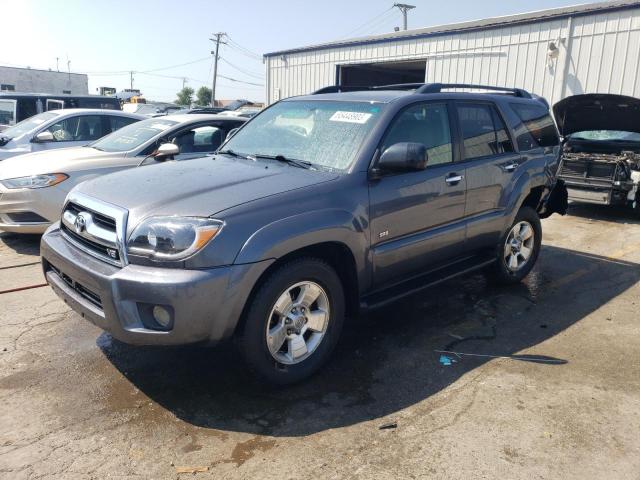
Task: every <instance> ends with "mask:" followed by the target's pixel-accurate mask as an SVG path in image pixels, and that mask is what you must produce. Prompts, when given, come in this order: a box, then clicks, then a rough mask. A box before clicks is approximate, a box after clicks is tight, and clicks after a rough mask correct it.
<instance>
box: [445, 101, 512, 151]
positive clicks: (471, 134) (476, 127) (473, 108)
mask: <svg viewBox="0 0 640 480" xmlns="http://www.w3.org/2000/svg"><path fill="white" fill-rule="evenodd" d="M456 110H457V112H458V121H459V122H460V132H461V134H462V142H463V150H464V158H465V160H472V159H474V158H482V157H490V156H493V155H500V154H503V153H509V152H513V144H512V142H511V138H510V137H509V134H508V132H507V128H506V126H505V124H504V121H503V120H502V118H501V117H500V115H499V114H498V112H497V110H496V108H495V107H494V106H493V105H491V104H488V103H487V104H485V103H482V104H472V103H461V104H458V105H456Z"/></svg>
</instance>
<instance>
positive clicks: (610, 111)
mask: <svg viewBox="0 0 640 480" xmlns="http://www.w3.org/2000/svg"><path fill="white" fill-rule="evenodd" d="M553 115H554V116H555V118H556V123H557V124H558V129H559V130H560V134H561V135H562V136H564V137H566V136H567V135H571V134H572V133H576V132H583V131H590V130H617V131H622V132H635V133H640V99H637V98H633V97H626V96H624V95H611V94H606V93H592V94H586V95H574V96H572V97H567V98H565V99H564V100H560V101H559V102H558V103H556V104H555V105H554V106H553Z"/></svg>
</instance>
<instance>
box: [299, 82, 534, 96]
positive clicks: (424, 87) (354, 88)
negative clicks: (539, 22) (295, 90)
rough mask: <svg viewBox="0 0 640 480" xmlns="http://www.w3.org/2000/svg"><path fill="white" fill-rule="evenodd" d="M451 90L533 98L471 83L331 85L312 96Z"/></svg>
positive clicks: (517, 91) (522, 92)
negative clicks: (369, 91) (390, 91)
mask: <svg viewBox="0 0 640 480" xmlns="http://www.w3.org/2000/svg"><path fill="white" fill-rule="evenodd" d="M449 88H467V89H469V88H472V89H477V90H489V91H492V92H494V91H495V92H505V93H509V94H511V95H514V96H516V97H521V98H532V96H531V94H530V93H529V92H527V91H526V90H523V89H522V88H508V87H495V86H492V85H474V84H470V83H398V84H393V85H376V86H373V87H370V86H364V85H331V86H329V87H324V88H321V89H320V90H316V91H315V92H313V94H312V95H319V94H322V93H342V92H361V91H367V90H415V91H416V93H440V92H441V91H442V90H444V89H449Z"/></svg>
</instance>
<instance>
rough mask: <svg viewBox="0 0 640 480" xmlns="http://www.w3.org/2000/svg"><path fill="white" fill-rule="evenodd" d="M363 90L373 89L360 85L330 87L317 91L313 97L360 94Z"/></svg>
mask: <svg viewBox="0 0 640 480" xmlns="http://www.w3.org/2000/svg"><path fill="white" fill-rule="evenodd" d="M363 90H371V87H365V86H359V85H329V86H328V87H323V88H321V89H320V90H316V91H315V92H313V93H312V94H311V95H320V94H322V93H342V92H360V91H363Z"/></svg>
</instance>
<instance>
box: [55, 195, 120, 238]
mask: <svg viewBox="0 0 640 480" xmlns="http://www.w3.org/2000/svg"><path fill="white" fill-rule="evenodd" d="M66 210H69V211H70V212H73V213H74V214H76V215H77V214H78V213H80V212H90V213H91V215H92V216H93V221H94V222H95V223H96V224H98V225H100V226H102V227H103V228H106V229H108V230H111V231H112V232H115V231H116V221H115V220H114V219H113V218H111V217H108V216H106V215H103V214H101V213H99V212H94V211H93V210H91V209H90V208H84V207H81V206H79V205H77V204H75V203H73V202H69V203H67V208H66Z"/></svg>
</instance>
